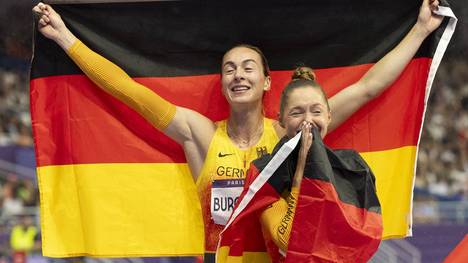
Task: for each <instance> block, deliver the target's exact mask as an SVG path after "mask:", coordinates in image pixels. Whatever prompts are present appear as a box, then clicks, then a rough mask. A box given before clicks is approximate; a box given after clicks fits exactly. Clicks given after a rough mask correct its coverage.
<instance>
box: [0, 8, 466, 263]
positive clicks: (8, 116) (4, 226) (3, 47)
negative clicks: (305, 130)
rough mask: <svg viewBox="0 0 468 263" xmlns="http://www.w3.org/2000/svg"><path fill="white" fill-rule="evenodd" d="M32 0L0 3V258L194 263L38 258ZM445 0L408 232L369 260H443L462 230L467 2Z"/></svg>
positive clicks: (384, 243) (36, 260)
mask: <svg viewBox="0 0 468 263" xmlns="http://www.w3.org/2000/svg"><path fill="white" fill-rule="evenodd" d="M36 2H37V1H30V0H2V1H1V3H0V21H1V22H0V36H1V37H0V263H3V262H13V257H12V256H13V253H14V251H15V248H18V247H19V248H21V247H22V246H23V247H27V248H26V250H28V252H27V254H25V255H24V256H25V257H27V262H36V263H39V262H193V261H194V259H172V260H169V259H90V258H74V259H50V258H43V257H42V256H41V249H40V248H41V244H40V228H39V213H38V205H39V194H38V191H37V183H36V176H35V160H34V148H33V138H32V135H31V120H30V113H29V75H28V74H29V72H28V71H29V62H30V58H31V55H32V54H31V53H32V34H33V26H32V15H31V11H30V10H31V7H32V6H33V4H35V3H36ZM450 4H451V6H452V10H453V11H454V13H455V14H456V15H457V16H458V18H459V22H458V26H457V30H456V32H455V35H454V37H453V38H452V42H451V43H450V45H449V48H448V50H447V53H446V55H445V58H444V59H443V62H442V64H441V66H440V68H439V70H438V72H437V76H436V79H435V82H434V85H433V88H432V94H431V97H430V100H429V106H428V110H427V113H426V117H425V126H424V130H423V134H422V138H421V146H420V148H419V158H418V169H417V176H416V182H415V197H414V209H413V217H414V229H413V230H414V231H413V237H411V238H406V239H404V240H387V241H384V242H383V243H382V245H381V247H380V249H379V252H378V254H376V256H375V257H374V258H373V260H372V261H373V262H442V261H443V260H444V258H445V257H446V256H447V255H448V253H449V252H450V251H451V250H452V249H453V248H454V247H455V246H456V244H457V243H458V242H460V241H461V240H462V239H463V237H464V236H465V235H466V234H467V233H468V52H467V50H468V21H467V20H468V3H467V2H466V0H452V1H450ZM24 226H29V227H28V228H25V227H24ZM21 229H29V230H28V231H26V232H24V231H21ZM18 233H19V234H18ZM21 233H22V234H21ZM17 256H18V255H17ZM467 262H468V259H467Z"/></svg>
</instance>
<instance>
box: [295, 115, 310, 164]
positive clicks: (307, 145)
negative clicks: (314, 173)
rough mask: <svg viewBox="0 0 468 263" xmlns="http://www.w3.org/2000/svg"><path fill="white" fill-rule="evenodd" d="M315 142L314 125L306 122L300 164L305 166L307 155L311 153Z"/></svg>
mask: <svg viewBox="0 0 468 263" xmlns="http://www.w3.org/2000/svg"><path fill="white" fill-rule="evenodd" d="M313 140H314V136H313V134H312V124H311V123H308V122H304V123H303V124H302V136H301V148H300V149H299V158H298V162H302V163H303V164H305V161H306V159H307V154H308V153H309V149H310V146H311V145H312V142H313Z"/></svg>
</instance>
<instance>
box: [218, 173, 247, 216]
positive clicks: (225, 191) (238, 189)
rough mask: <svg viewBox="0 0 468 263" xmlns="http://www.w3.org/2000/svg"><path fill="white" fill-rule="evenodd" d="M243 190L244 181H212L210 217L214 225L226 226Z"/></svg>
mask: <svg viewBox="0 0 468 263" xmlns="http://www.w3.org/2000/svg"><path fill="white" fill-rule="evenodd" d="M243 188H244V179H225V180H214V181H213V184H212V186H211V217H212V218H213V221H214V222H215V223H216V224H218V225H226V223H227V221H228V220H229V217H230V216H231V214H232V211H234V205H235V204H236V202H237V199H238V198H239V195H240V194H241V193H242V190H243Z"/></svg>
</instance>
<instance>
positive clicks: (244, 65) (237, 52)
mask: <svg viewBox="0 0 468 263" xmlns="http://www.w3.org/2000/svg"><path fill="white" fill-rule="evenodd" d="M221 72H222V78H221V84H222V87H223V88H222V91H223V94H224V96H225V97H226V99H227V101H228V102H229V104H230V105H231V106H232V105H234V104H237V103H239V104H242V103H252V102H258V101H261V99H262V97H263V92H264V91H266V90H269V89H270V77H269V76H265V73H264V67H263V63H262V59H261V56H260V55H259V54H258V53H257V52H256V51H254V50H252V49H250V48H247V47H235V48H233V49H231V50H229V51H228V52H227V53H226V54H225V55H224V57H223V64H222V69H221Z"/></svg>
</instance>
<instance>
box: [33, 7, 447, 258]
mask: <svg viewBox="0 0 468 263" xmlns="http://www.w3.org/2000/svg"><path fill="white" fill-rule="evenodd" d="M78 2H83V1H78ZM419 6H420V1H416V0H411V1H408V0H396V1H392V2H388V1H383V0H366V1H358V2H356V1H342V0H332V1H320V2H318V1H307V0H303V1H270V2H268V4H266V3H264V2H263V1H254V2H247V1H236V2H235V3H232V2H229V3H224V2H220V1H161V2H144V3H93V4H69V5H68V4H56V5H54V8H55V9H56V10H57V11H58V12H59V13H60V15H61V16H62V18H63V19H64V21H65V22H66V24H67V25H68V27H69V28H70V29H71V30H72V31H73V32H74V33H75V34H76V35H77V36H78V37H79V38H80V39H81V40H82V41H83V42H84V43H86V44H87V45H88V46H89V47H91V48H92V49H93V50H95V51H97V52H98V53H100V54H102V55H103V56H105V57H106V58H108V59H110V60H111V61H113V62H114V63H116V64H117V65H119V66H120V67H122V68H123V69H124V70H125V71H126V72H127V73H128V74H129V75H130V76H131V77H133V78H134V79H135V80H136V81H138V82H141V83H143V84H144V85H146V86H148V87H149V88H150V89H152V90H154V91H155V92H157V93H158V94H160V95H161V96H162V97H164V98H166V99H168V100H169V101H171V102H173V103H174V104H177V105H180V106H185V107H188V108H191V109H194V110H197V111H199V112H200V113H202V114H204V115H206V116H208V117H209V118H211V119H212V120H220V119H223V118H226V117H227V115H228V105H227V103H226V101H225V100H224V98H223V97H222V94H221V92H220V82H219V77H220V76H219V71H220V70H219V69H220V65H219V63H220V61H221V57H222V55H223V52H224V51H226V50H227V49H228V48H229V47H231V46H232V45H234V44H238V43H249V44H253V45H257V46H259V47H260V48H261V49H262V50H263V51H264V53H265V54H266V56H267V57H268V59H269V62H270V67H271V69H272V79H273V81H272V83H273V85H272V90H271V91H270V92H268V94H266V96H265V114H266V115H267V116H268V117H270V118H276V115H277V111H278V102H279V94H280V92H281V90H282V87H284V84H285V83H287V82H288V80H289V76H290V72H291V69H293V68H294V67H295V66H296V65H298V64H306V65H309V66H311V67H313V68H314V69H316V74H317V77H318V80H319V83H320V84H322V86H324V88H325V89H326V92H327V94H328V95H329V96H332V95H333V94H335V93H337V92H338V91H339V90H341V89H343V88H344V87H346V86H347V85H349V84H351V83H353V82H355V81H356V80H358V79H359V78H360V77H361V76H362V75H363V74H364V72H365V71H366V70H367V69H368V68H369V67H371V66H372V64H373V63H375V62H376V61H377V60H378V59H379V58H381V57H382V56H383V55H384V54H386V53H387V52H388V51H389V50H391V49H392V48H393V47H394V46H395V45H396V44H397V43H398V42H399V41H400V40H401V38H402V37H403V36H404V35H405V34H406V33H407V32H408V31H409V29H410V28H411V26H412V25H413V24H414V22H415V20H416V17H417V13H418V9H419ZM441 9H443V8H441ZM444 10H445V9H444ZM447 10H448V11H447V12H449V11H450V9H447ZM450 12H451V11H450ZM453 29H454V23H453V20H452V19H447V20H446V21H445V22H444V24H443V26H441V28H440V29H439V30H437V31H436V32H434V33H433V35H431V36H430V37H429V38H427V39H426V41H425V42H424V43H423V45H422V47H421V48H420V50H419V51H418V54H417V55H416V56H415V58H414V59H413V60H412V61H411V62H410V64H409V65H408V67H407V68H406V69H405V71H404V72H403V74H402V75H401V77H400V78H399V79H398V80H397V81H396V82H395V83H394V84H393V85H392V86H391V87H390V88H389V89H388V90H387V91H386V92H385V93H383V94H382V95H381V96H380V97H379V98H377V99H375V100H374V101H372V102H370V103H369V104H368V105H366V106H365V107H363V108H362V109H361V110H360V111H358V112H357V113H356V114H354V115H353V116H352V117H351V118H350V119H349V120H348V121H347V122H345V123H344V124H343V125H341V127H339V128H338V129H337V130H335V131H334V132H333V133H331V134H330V135H328V136H327V138H326V143H327V144H328V145H329V146H331V147H332V148H353V149H356V150H357V151H359V152H360V153H361V154H362V156H363V157H364V159H366V161H367V162H368V163H369V164H370V166H371V167H372V170H373V171H374V173H375V176H376V178H377V189H378V191H377V192H378V194H379V199H380V200H381V204H382V215H383V221H384V237H404V236H406V235H408V234H410V233H411V197H412V187H413V178H414V170H415V160H416V153H417V146H418V141H419V135H420V131H421V127H422V120H423V115H424V111H425V107H426V106H425V105H426V102H427V97H428V95H429V91H430V87H431V83H432V79H433V77H434V74H435V71H436V69H437V66H438V64H439V62H440V59H441V57H442V55H443V53H444V51H445V47H446V45H447V43H448V41H449V40H450V36H451V32H453ZM187 94H190V96H187ZM207 102H208V103H207ZM31 113H32V123H33V132H34V139H35V150H36V158H37V165H38V168H37V170H38V178H39V187H40V196H41V224H42V240H43V251H44V255H46V256H56V257H63V256H76V255H93V256H157V255H169V256H174V255H194V254H201V253H202V252H203V241H202V240H203V224H202V220H201V218H200V216H201V213H200V205H199V204H198V199H197V196H196V192H195V187H194V184H193V181H192V179H191V176H190V172H189V169H188V167H187V164H186V163H185V157H184V155H183V151H182V150H181V148H180V147H179V146H178V145H177V144H176V143H175V142H174V141H172V140H170V139H168V138H167V137H165V136H164V135H163V134H161V133H160V132H159V131H157V130H155V129H154V128H153V127H151V126H150V125H149V124H148V123H146V121H145V120H144V119H143V118H141V117H140V116H138V114H136V113H135V112H134V111H133V110H131V109H129V108H128V107H127V106H125V105H124V104H123V103H121V102H119V101H117V100H116V99H114V98H112V97H110V96H109V95H108V94H106V93H105V92H103V91H101V90H99V89H98V88H97V87H96V86H95V85H94V84H93V83H92V82H91V81H89V80H88V79H87V78H86V77H85V76H84V75H83V73H82V72H81V71H80V70H79V69H78V68H77V67H76V66H75V65H74V64H73V62H72V61H71V60H70V59H69V58H68V57H67V56H66V54H65V53H64V52H63V51H62V50H61V49H60V48H59V47H58V46H57V45H56V44H55V43H53V42H52V41H49V40H47V39H45V38H44V37H43V36H42V35H40V34H38V33H36V37H35V51H34V58H33V61H32V68H31ZM174 219H176V220H174ZM129 244H130V245H129Z"/></svg>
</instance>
